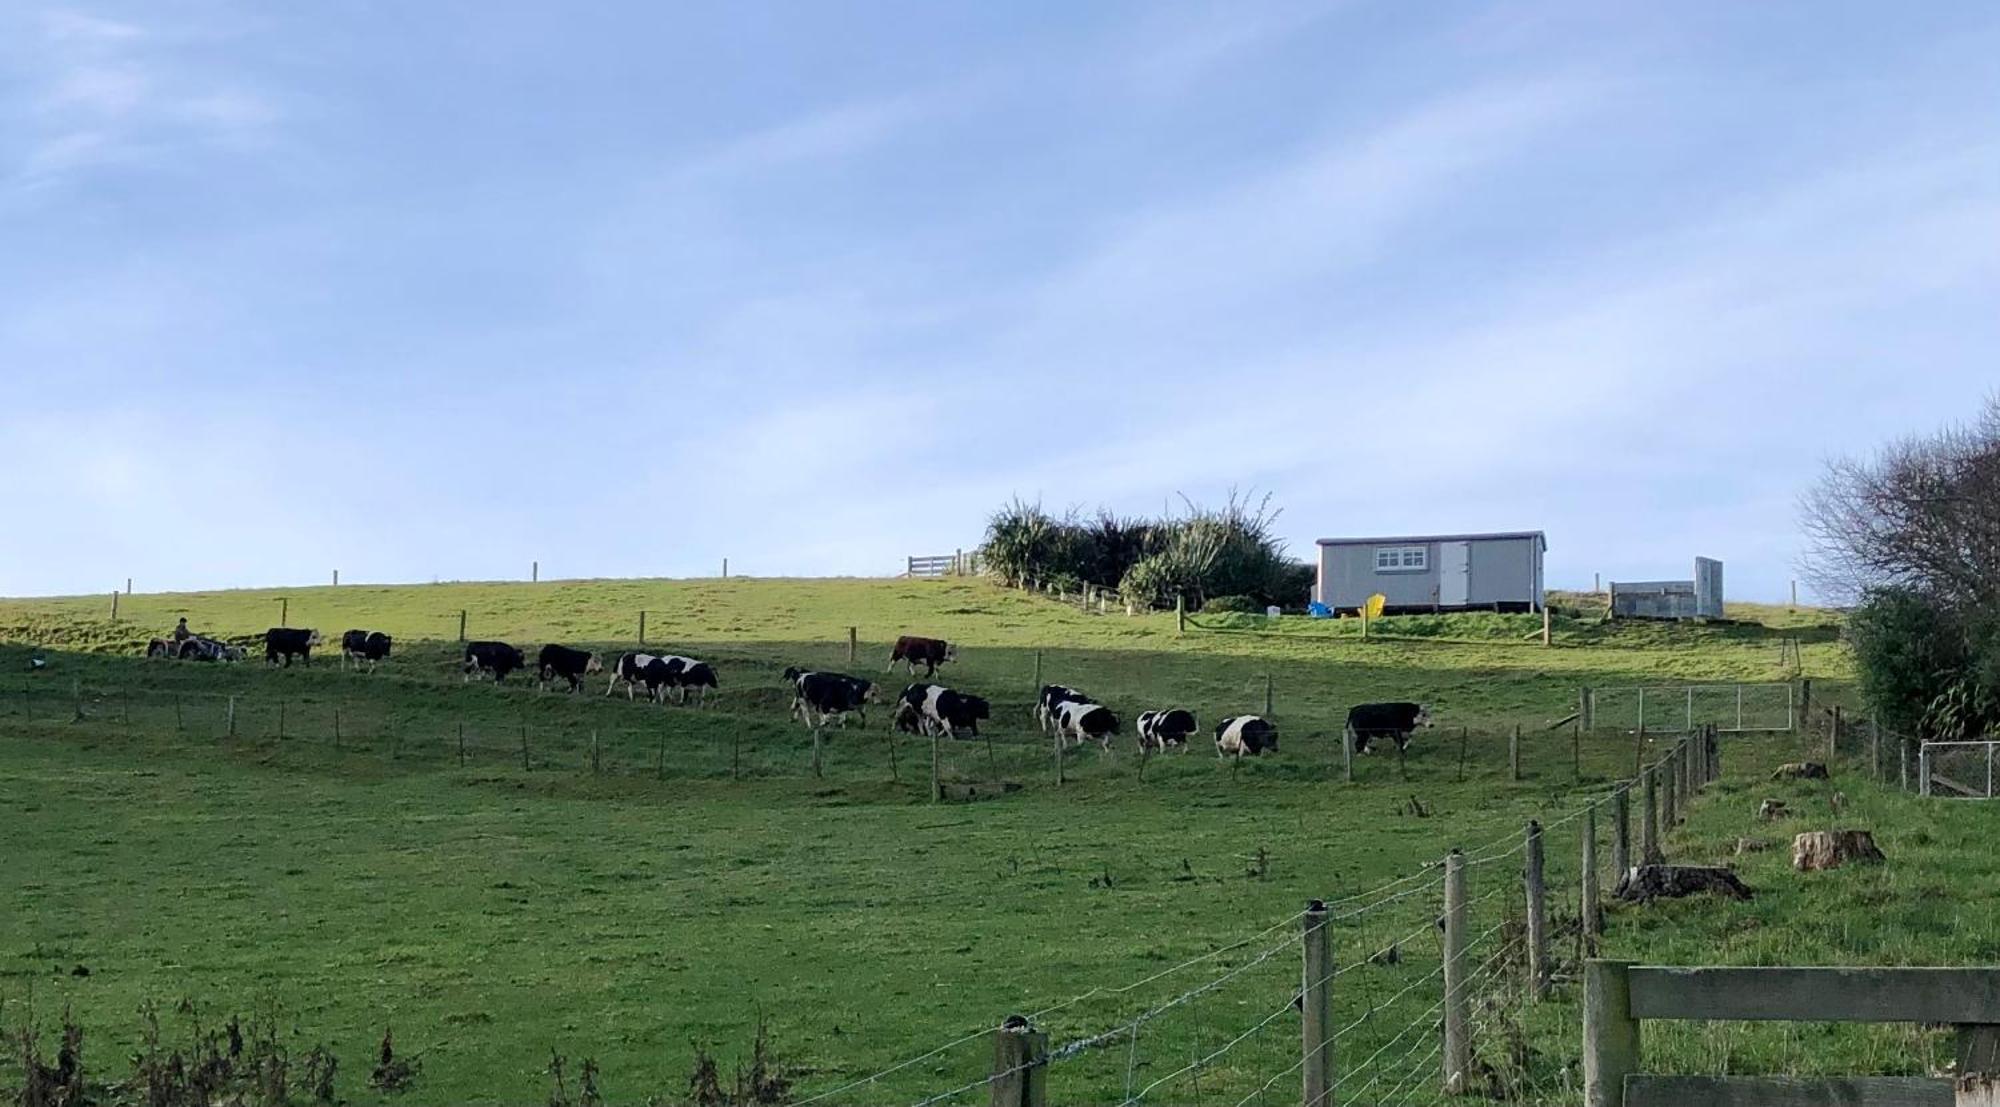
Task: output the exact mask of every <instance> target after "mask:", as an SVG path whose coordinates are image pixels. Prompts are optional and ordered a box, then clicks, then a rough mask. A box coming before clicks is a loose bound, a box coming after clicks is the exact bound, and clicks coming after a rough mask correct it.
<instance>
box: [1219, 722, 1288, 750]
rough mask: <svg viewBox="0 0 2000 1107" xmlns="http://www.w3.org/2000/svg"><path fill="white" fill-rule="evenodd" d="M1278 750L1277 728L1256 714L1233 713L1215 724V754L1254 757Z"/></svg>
mask: <svg viewBox="0 0 2000 1107" xmlns="http://www.w3.org/2000/svg"><path fill="white" fill-rule="evenodd" d="M1267 750H1268V751H1270V752H1271V753H1276V752H1278V728H1277V727H1276V726H1274V725H1272V723H1271V721H1270V720H1269V719H1264V718H1259V717H1258V716H1256V715H1233V716H1231V717H1229V718H1227V719H1224V720H1222V721H1221V722H1219V723H1217V724H1215V756H1217V757H1239V758H1240V757H1242V756H1244V755H1245V754H1248V755H1249V756H1251V757H1256V756H1257V755H1258V754H1261V753H1264V752H1265V751H1267Z"/></svg>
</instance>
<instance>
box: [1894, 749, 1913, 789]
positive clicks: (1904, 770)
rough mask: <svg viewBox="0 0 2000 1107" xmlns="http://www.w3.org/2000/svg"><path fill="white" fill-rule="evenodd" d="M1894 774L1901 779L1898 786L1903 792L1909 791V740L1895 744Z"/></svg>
mask: <svg viewBox="0 0 2000 1107" xmlns="http://www.w3.org/2000/svg"><path fill="white" fill-rule="evenodd" d="M1896 773H1897V775H1898V777H1900V779H1901V785H1900V786H1901V788H1902V789H1903V791H1905V792H1907V791H1909V790H1910V740H1909V739H1908V738H1903V739H1899V740H1898V742H1897V749H1896Z"/></svg>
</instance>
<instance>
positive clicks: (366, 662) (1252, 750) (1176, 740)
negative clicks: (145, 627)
mask: <svg viewBox="0 0 2000 1107" xmlns="http://www.w3.org/2000/svg"><path fill="white" fill-rule="evenodd" d="M321 644H322V640H321V638H320V634H319V631H317V630H308V629H299V628H294V627H272V628H271V629H270V630H267V631H265V632H264V660H265V662H266V663H267V664H271V665H277V664H280V663H283V664H284V665H285V666H287V667H289V666H290V665H291V663H292V659H293V658H294V657H296V658H298V659H299V660H300V661H301V662H302V663H304V664H307V665H310V664H312V651H313V649H314V647H316V646H319V645H321ZM393 645H394V642H393V640H392V639H391V638H390V637H389V636H388V635H387V634H383V633H382V632H380V631H367V630H350V631H348V632H346V633H345V634H342V635H341V636H340V654H341V665H342V667H343V668H345V667H348V666H353V667H355V668H357V669H358V668H361V667H363V666H366V668H367V669H368V670H369V671H371V672H372V671H373V670H374V668H375V666H376V665H377V664H378V663H380V662H381V661H383V660H384V659H386V658H387V657H388V656H389V652H390V649H391V647H392V646H393ZM146 654H147V656H149V657H176V658H182V659H187V660H201V661H238V660H241V659H242V657H243V650H242V649H241V648H240V647H238V646H233V645H229V644H227V643H224V642H221V641H218V640H216V639H212V638H206V637H203V636H200V635H194V636H191V637H187V638H184V639H179V640H176V639H163V638H155V639H153V640H152V642H151V643H150V644H149V645H148V646H147V650H146ZM957 657H958V650H957V648H956V647H955V646H953V645H952V644H951V643H949V642H946V641H944V640H942V639H938V638H919V637H915V636H910V635H905V636H904V637H901V638H898V639H896V645H895V648H894V649H893V650H891V651H890V654H889V666H888V667H889V669H894V668H895V667H896V663H897V662H899V661H900V662H902V663H903V665H904V667H905V670H906V671H907V672H908V673H909V674H910V675H911V676H914V675H916V669H917V666H918V665H922V666H924V676H925V678H926V682H925V683H919V684H911V685H909V686H908V687H906V688H904V689H903V692H902V694H901V695H900V696H898V697H897V698H896V701H895V706H894V707H893V708H892V709H891V711H890V725H891V726H893V727H895V728H896V729H897V730H901V731H904V732H906V733H910V734H918V735H924V736H942V737H946V738H969V737H977V736H978V734H979V724H980V722H981V721H983V720H986V719H990V718H991V717H992V705H991V704H989V703H988V702H987V701H986V699H985V698H984V697H981V696H976V695H973V694H971V693H968V692H960V691H957V690H956V689H953V688H949V687H946V686H945V685H942V684H932V683H929V682H928V679H929V678H930V677H932V676H935V675H936V673H937V669H938V666H940V665H943V664H945V663H946V662H949V661H953V660H956V659H957ZM460 668H461V671H462V672H463V674H464V679H465V680H467V681H470V680H471V679H473V678H474V677H475V676H477V677H482V678H484V677H489V676H490V677H491V678H492V679H493V682H494V683H495V684H500V683H504V682H505V681H506V679H507V676H508V674H510V673H514V672H520V671H525V670H527V668H528V664H527V655H525V654H524V653H522V652H521V650H520V649H518V648H517V647H515V646H511V645H509V644H507V643H505V642H467V643H466V644H465V651H464V656H463V661H462V663H461V665H460ZM535 671H536V673H537V680H538V683H539V684H540V686H541V687H542V689H543V690H547V688H548V687H549V685H551V684H554V683H557V682H562V683H565V684H567V686H568V690H569V691H570V692H579V691H581V690H582V689H583V687H584V681H585V678H587V677H591V676H596V675H599V674H602V673H603V672H605V671H606V666H605V665H604V663H603V662H602V661H600V660H599V658H598V656H597V655H596V654H595V653H593V652H591V651H590V650H582V649H576V648H574V647H571V646H563V645H556V644H554V643H551V644H549V645H545V646H543V647H542V649H541V652H540V654H538V655H537V657H536V667H535ZM609 671H610V674H611V677H610V680H609V681H608V682H607V683H606V684H605V687H604V694H605V695H607V696H609V695H611V694H613V693H615V692H616V691H617V690H618V688H619V686H620V685H623V686H624V688H625V698H626V699H627V700H633V699H636V698H637V696H638V693H639V692H640V691H641V690H643V691H644V692H645V694H646V698H647V699H648V700H649V701H652V702H654V703H660V704H665V703H667V702H669V701H671V702H674V703H679V704H687V703H689V702H692V703H694V704H695V705H696V706H700V705H701V704H703V703H705V702H706V701H707V697H708V693H709V692H710V691H711V690H713V689H715V688H717V687H718V683H717V681H716V676H715V669H714V667H713V666H711V665H709V664H708V663H707V662H704V661H698V660H696V659H694V658H692V657H683V656H681V655H678V654H651V653H638V652H630V653H622V654H619V655H618V657H617V659H616V660H614V661H613V662H612V663H611V664H610V666H609ZM784 676H785V680H786V681H787V682H788V683H789V684H790V685H791V687H792V710H791V714H792V716H793V717H794V718H796V719H798V720H799V721H800V722H802V723H804V724H805V725H807V726H809V727H813V728H815V729H817V728H822V727H825V726H827V725H828V724H829V723H833V724H836V725H839V726H843V727H844V726H846V723H847V719H848V718H849V717H850V716H853V717H855V718H857V719H858V720H859V721H860V723H861V724H862V725H863V726H865V725H867V722H868V705H869V704H871V703H875V702H877V692H876V686H875V683H874V682H873V681H870V680H867V679H864V678H862V677H856V676H849V675H847V674H845V673H831V672H821V671H818V670H810V669H801V668H797V667H793V668H788V669H786V670H785V673H784ZM1034 718H1035V721H1036V723H1037V724H1038V725H1039V726H1040V727H1041V730H1042V732H1043V733H1044V734H1047V735H1049V736H1050V737H1052V738H1053V739H1054V740H1055V741H1056V743H1057V745H1058V747H1059V748H1062V749H1068V748H1070V747H1073V746H1080V745H1082V744H1083V743H1085V742H1096V743H1097V744H1098V746H1099V748H1101V749H1104V750H1109V749H1110V748H1111V744H1112V741H1113V739H1114V738H1116V737H1117V735H1118V727H1119V722H1118V716H1117V715H1116V714H1115V713H1113V712H1112V710H1111V709H1110V708H1109V707H1106V706H1104V705H1103V704H1102V703H1099V702H1098V701H1097V700H1096V699H1094V698H1093V697H1091V696H1089V695H1087V694H1085V693H1084V692H1081V691H1079V690H1078V689H1075V688H1071V687H1068V686H1066V685H1061V684H1047V685H1043V686H1042V689H1041V693H1040V695H1039V696H1038V697H1037V698H1036V702H1035V706H1034ZM1431 725H1432V722H1431V717H1430V712H1429V710H1428V709H1427V708H1425V707H1424V706H1423V705H1421V704H1416V703H1364V704H1358V705H1356V706H1355V707H1353V708H1350V709H1349V710H1348V713H1347V725H1346V737H1347V740H1348V741H1349V742H1350V743H1351V744H1352V746H1353V748H1354V750H1355V752H1357V753H1366V752H1368V746H1369V743H1370V741H1371V740H1375V739H1384V738H1386V739H1392V740H1394V742H1395V743H1396V748H1397V749H1398V750H1401V749H1403V748H1405V747H1406V746H1407V745H1408V744H1409V741H1410V735H1411V734H1412V733H1413V732H1415V731H1416V730H1417V729H1419V728H1422V727H1428V726H1431ZM1199 729H1200V723H1199V722H1198V721H1197V719H1196V718H1195V714H1194V712H1193V711H1190V710H1188V709H1186V708H1183V707H1165V708H1157V709H1153V710H1147V711H1141V712H1140V713H1139V715H1138V718H1137V720H1136V721H1135V722H1134V725H1133V731H1134V734H1135V735H1136V737H1137V739H1138V746H1139V750H1140V752H1142V753H1146V752H1154V751H1165V750H1170V749H1183V748H1185V747H1186V746H1187V745H1188V743H1189V741H1190V740H1191V739H1192V738H1193V736H1194V734H1195V733H1196V732H1197V731H1198V730H1199ZM1214 731H1215V752H1216V756H1218V757H1246V756H1248V757H1256V756H1260V755H1262V754H1265V753H1275V752H1276V751H1277V749H1278V728H1277V726H1276V725H1275V724H1273V723H1272V722H1271V721H1270V720H1269V719H1265V718H1263V717H1261V716H1258V715H1232V716H1229V717H1228V718H1225V719H1222V720H1221V721H1219V722H1217V723H1216V724H1215V728H1214Z"/></svg>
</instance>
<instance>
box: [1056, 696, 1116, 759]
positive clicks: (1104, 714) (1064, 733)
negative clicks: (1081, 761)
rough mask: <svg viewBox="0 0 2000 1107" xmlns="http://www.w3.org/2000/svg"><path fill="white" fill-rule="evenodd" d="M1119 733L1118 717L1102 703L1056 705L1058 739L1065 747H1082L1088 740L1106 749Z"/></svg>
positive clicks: (1067, 702) (1066, 702)
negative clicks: (1113, 736) (1113, 737)
mask: <svg viewBox="0 0 2000 1107" xmlns="http://www.w3.org/2000/svg"><path fill="white" fill-rule="evenodd" d="M1116 733H1118V716H1116V715H1113V714H1112V713H1111V709H1110V708H1108V707H1106V706H1104V705H1103V704H1101V703H1081V702H1078V701H1076V700H1065V701H1064V702H1062V703H1060V704H1057V705H1056V737H1057V739H1058V740H1059V741H1061V742H1062V743H1063V745H1065V746H1072V745H1074V746H1080V745H1082V744H1083V742H1084V739H1086V738H1088V739H1090V740H1091V741H1093V742H1096V743H1097V744H1098V745H1099V746H1100V747H1102V748H1104V749H1107V750H1108V749H1110V748H1111V736H1112V735H1114V734H1116Z"/></svg>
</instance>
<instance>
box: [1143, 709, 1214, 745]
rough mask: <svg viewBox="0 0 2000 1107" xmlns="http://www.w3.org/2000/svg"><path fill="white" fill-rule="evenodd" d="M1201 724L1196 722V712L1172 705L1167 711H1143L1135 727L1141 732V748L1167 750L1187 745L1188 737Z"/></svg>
mask: <svg viewBox="0 0 2000 1107" xmlns="http://www.w3.org/2000/svg"><path fill="white" fill-rule="evenodd" d="M1199 726H1200V724H1199V723H1196V722H1195V719H1194V712H1192V711H1189V710H1187V709H1185V708H1180V707H1170V708H1168V709H1166V710H1165V711H1141V712H1139V722H1138V724H1137V726H1136V727H1135V729H1136V730H1137V731H1138V732H1139V749H1140V750H1142V751H1143V750H1166V749H1172V748H1176V747H1185V746H1186V745H1187V741H1188V738H1189V737H1190V736H1192V735H1193V734H1194V732H1195V730H1196V729H1197V728H1198V727H1199Z"/></svg>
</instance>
